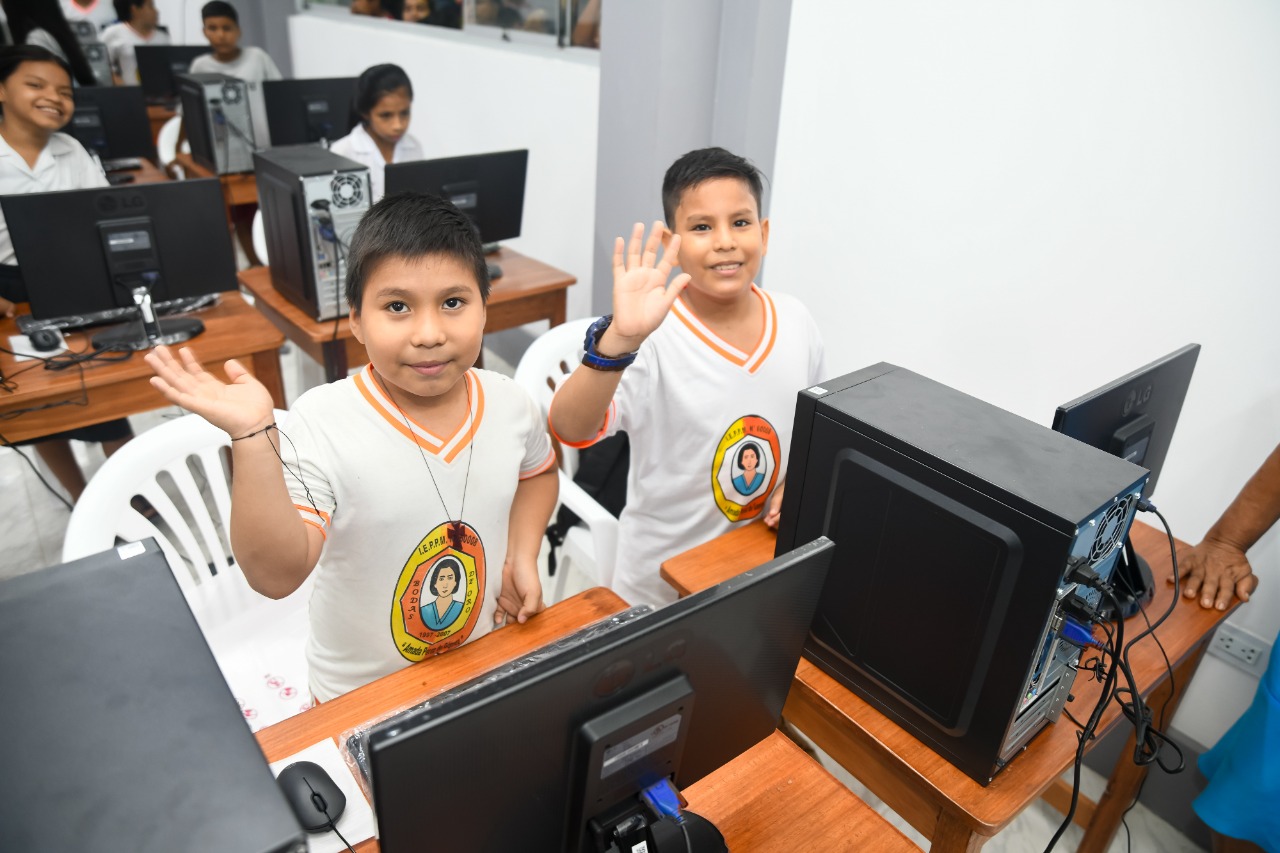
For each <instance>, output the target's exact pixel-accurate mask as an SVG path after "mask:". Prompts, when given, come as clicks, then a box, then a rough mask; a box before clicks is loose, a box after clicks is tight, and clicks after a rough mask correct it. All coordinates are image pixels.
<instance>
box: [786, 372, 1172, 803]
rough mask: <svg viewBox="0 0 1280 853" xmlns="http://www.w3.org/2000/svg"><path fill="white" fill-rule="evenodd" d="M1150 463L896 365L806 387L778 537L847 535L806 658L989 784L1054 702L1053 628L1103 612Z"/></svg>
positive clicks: (1059, 694) (1052, 716) (1070, 669)
mask: <svg viewBox="0 0 1280 853" xmlns="http://www.w3.org/2000/svg"><path fill="white" fill-rule="evenodd" d="M1146 476H1147V473H1146V471H1145V470H1143V469H1142V468H1140V467H1138V466H1137V465H1134V464H1132V463H1129V462H1125V461H1123V460H1120V459H1116V458H1115V457H1113V456H1110V455H1108V454H1106V453H1103V452H1101V451H1099V450H1096V449H1094V448H1092V447H1086V446H1085V445H1083V444H1081V443H1079V442H1077V441H1072V440H1071V439H1068V438H1066V437H1065V436H1063V435H1060V434H1058V433H1055V432H1053V431H1052V430H1050V429H1048V428H1047V427H1044V426H1042V425H1039V424H1034V423H1032V422H1030V421H1028V420H1025V419H1024V418H1020V417H1018V416H1016V415H1013V414H1011V413H1009V412H1006V411H1004V410H1002V409H1000V408H998V407H996V406H993V405H991V404H989V403H986V402H984V401H982V400H978V399H976V398H974V397H971V396H969V395H967V394H964V393H963V392H961V391H958V390H956V389H953V388H949V387H947V386H945V385H942V384H941V383H938V382H935V381H933V380H931V379H928V378H927V377H924V376H921V375H919V374H917V373H913V372H912V371H909V370H905V369H903V368H901V367H897V366H895V365H892V364H883V363H882V364H877V365H873V366H871V367H868V368H865V369H863V370H860V371H857V372H855V373H851V374H848V375H846V376H842V377H838V378H835V379H832V380H830V381H826V382H822V383H821V384H819V385H816V386H814V387H812V388H808V389H806V390H804V391H802V392H800V394H799V399H798V400H797V404H796V419H795V430H794V432H793V434H792V442H791V455H790V467H789V469H788V471H787V490H786V494H785V496H784V498H783V506H782V519H781V522H780V525H779V530H778V544H777V547H778V550H779V552H782V551H785V550H786V549H788V548H791V547H793V546H794V544H795V543H797V542H807V541H810V540H811V539H813V538H814V537H816V536H827V537H828V538H830V539H832V540H833V541H834V542H835V545H836V551H835V554H834V556H833V557H832V561H831V567H832V568H831V571H830V573H829V574H828V576H827V582H826V586H825V588H824V589H823V592H822V599H821V603H820V604H819V607H818V612H817V616H816V618H815V620H814V623H813V627H812V630H811V632H810V635H809V638H808V641H807V642H806V644H805V656H806V657H808V658H809V659H810V660H811V661H813V662H814V664H816V665H817V666H818V667H820V668H821V669H823V670H824V671H825V672H827V673H828V674H830V675H831V676H832V677H833V678H835V679H836V680H837V681H839V682H840V683H842V684H844V685H845V686H846V687H848V688H849V689H850V690H852V691H853V692H854V693H856V694H858V695H859V696H861V697H863V698H864V699H865V700H866V701H867V702H869V703H870V704H872V705H873V706H875V707H876V708H877V709H879V710H880V711H881V712H882V713H884V714H886V715H887V716H889V717H890V718H891V719H893V720H895V721H896V722H897V723H898V724H899V725H901V726H902V727H903V728H905V729H906V730H907V731H909V732H911V733H912V734H913V735H914V736H915V737H917V738H919V739H920V740H921V741H923V742H924V743H925V744H927V745H929V746H930V747H931V748H932V749H934V750H935V751H936V752H937V753H938V754H939V755H941V756H942V757H943V758H945V759H946V760H947V761H950V762H951V763H952V764H954V765H955V766H956V767H957V768H959V769H960V770H961V771H962V772H964V773H965V774H967V775H968V776H969V777H970V778H972V779H974V780H975V781H977V782H978V783H979V784H982V785H987V784H989V783H990V782H991V781H992V779H993V778H994V777H995V775H996V774H997V773H998V772H999V771H1000V769H1001V768H1003V767H1004V766H1005V765H1006V764H1007V763H1008V762H1009V761H1010V760H1012V759H1013V758H1014V757H1015V756H1016V755H1017V754H1018V753H1019V752H1020V751H1021V749H1022V748H1023V746H1025V745H1026V744H1027V742H1028V741H1029V740H1030V739H1031V738H1032V737H1034V736H1035V734H1036V733H1037V732H1038V731H1040V730H1041V729H1043V728H1044V727H1045V726H1046V725H1047V724H1049V723H1051V722H1053V721H1054V720H1056V719H1058V717H1059V715H1060V714H1061V711H1062V708H1063V705H1064V704H1065V702H1066V701H1067V696H1068V695H1069V693H1070V690H1071V686H1072V684H1073V683H1074V679H1075V676H1076V670H1075V666H1076V665H1077V663H1078V661H1079V656H1080V649H1079V648H1078V647H1076V646H1073V645H1071V644H1070V643H1069V641H1067V640H1066V639H1064V638H1063V637H1061V636H1060V634H1059V630H1060V629H1061V627H1062V625H1063V624H1064V623H1065V622H1066V620H1067V619H1069V618H1075V619H1077V620H1079V619H1084V620H1085V621H1086V622H1087V621H1088V619H1090V618H1091V615H1092V614H1093V613H1096V612H1097V608H1098V606H1099V604H1100V601H1101V596H1102V594H1101V592H1099V591H1098V590H1096V589H1092V588H1091V587H1089V586H1087V582H1088V581H1089V580H1090V578H1091V577H1092V576H1093V575H1096V576H1097V577H1098V578H1101V579H1102V580H1103V581H1106V580H1109V579H1110V576H1111V573H1112V571H1113V570H1114V568H1115V565H1116V561H1117V557H1118V551H1119V548H1120V545H1121V543H1122V542H1123V540H1124V537H1125V534H1126V532H1127V531H1128V529H1129V525H1130V524H1131V523H1132V520H1133V516H1134V513H1135V512H1136V506H1137V501H1138V499H1139V496H1140V494H1141V491H1142V487H1143V484H1144V483H1145V482H1146ZM1084 568H1088V569H1089V570H1090V572H1088V573H1083V569H1084ZM1071 608H1074V609H1073V610H1072V609H1071ZM904 614H909V618H907V617H906V616H904ZM1073 614H1074V615H1073Z"/></svg>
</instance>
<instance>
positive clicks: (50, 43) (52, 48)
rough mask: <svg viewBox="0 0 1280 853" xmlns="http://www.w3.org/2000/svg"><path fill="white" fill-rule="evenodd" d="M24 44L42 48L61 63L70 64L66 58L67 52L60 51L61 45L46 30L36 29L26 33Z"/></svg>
mask: <svg viewBox="0 0 1280 853" xmlns="http://www.w3.org/2000/svg"><path fill="white" fill-rule="evenodd" d="M26 43H27V44H29V45H31V46H32V47H43V48H44V49H45V50H47V51H49V52H50V53H52V54H53V55H54V56H56V57H58V58H59V59H61V60H62V61H63V62H65V63H67V64H68V65H70V64H71V60H70V59H68V58H67V52H66V51H65V50H63V49H62V45H60V44H58V40H57V39H56V38H54V37H53V33H51V32H49V31H48V30H46V29H42V28H40V27H36V28H35V29H33V30H31V31H30V32H28V33H27V41H26Z"/></svg>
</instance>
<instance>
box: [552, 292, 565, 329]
mask: <svg viewBox="0 0 1280 853" xmlns="http://www.w3.org/2000/svg"><path fill="white" fill-rule="evenodd" d="M568 301H569V297H568V296H566V295H565V292H564V291H563V290H562V291H560V298H559V299H557V300H556V304H555V307H553V308H552V309H551V317H550V318H549V319H550V321H551V325H552V326H553V327H554V326H559V325H561V324H562V323H564V317H565V314H566V313H567V311H566V305H567V304H568Z"/></svg>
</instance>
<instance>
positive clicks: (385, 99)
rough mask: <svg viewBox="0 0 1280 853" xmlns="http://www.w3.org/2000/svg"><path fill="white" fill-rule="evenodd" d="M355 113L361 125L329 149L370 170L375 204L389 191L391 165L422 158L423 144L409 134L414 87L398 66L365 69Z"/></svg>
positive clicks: (357, 84) (361, 76) (359, 86)
mask: <svg viewBox="0 0 1280 853" xmlns="http://www.w3.org/2000/svg"><path fill="white" fill-rule="evenodd" d="M354 106H355V112H356V115H358V116H359V117H360V123H359V124H357V125H356V126H355V127H354V128H352V129H351V132H350V133H348V134H347V135H346V136H344V137H342V138H341V139H339V140H338V141H337V142H335V143H333V145H331V146H329V150H330V151H332V152H333V153H335V154H341V155H342V156H343V157H349V158H351V159H352V160H355V161H356V162H357V163H361V164H363V165H365V166H367V167H368V169H369V180H370V182H371V183H372V184H373V201H375V202H376V201H378V200H379V199H381V198H382V195H383V193H384V192H386V186H387V183H386V166H387V164H388V163H407V162H409V161H410V160H421V159H422V145H421V144H420V143H419V142H418V140H417V139H415V138H414V136H413V134H411V133H409V119H410V112H411V109H412V107H413V84H412V83H410V82H409V75H407V74H405V73H404V70H403V69H402V68H401V67H400V66H398V65H375V66H373V67H372V68H366V69H365V71H364V73H363V74H361V75H360V79H359V80H357V81H356V98H355V104H354Z"/></svg>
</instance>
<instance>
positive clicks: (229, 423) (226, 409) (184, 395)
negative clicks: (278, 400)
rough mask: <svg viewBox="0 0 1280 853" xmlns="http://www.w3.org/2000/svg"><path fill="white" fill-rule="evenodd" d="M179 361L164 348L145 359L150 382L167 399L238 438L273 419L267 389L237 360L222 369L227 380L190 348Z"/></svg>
mask: <svg viewBox="0 0 1280 853" xmlns="http://www.w3.org/2000/svg"><path fill="white" fill-rule="evenodd" d="M179 355H180V356H181V361H179V360H178V359H176V358H174V357H173V353H171V352H170V351H169V349H168V347H156V348H155V349H153V350H152V351H151V352H149V353H147V354H146V356H145V360H146V362H147V364H148V365H149V366H150V367H151V369H152V370H153V371H155V374H156V375H155V376H153V377H151V385H152V387H153V388H155V389H156V390H157V391H159V392H160V393H161V394H163V395H164V396H165V399H167V400H168V401H169V402H171V403H174V404H176V405H179V406H181V407H182V408H184V409H187V410H188V411H192V412H195V413H196V414H197V415H200V417H202V418H204V419H205V420H207V421H208V422H209V423H211V424H213V425H214V426H216V427H218V428H219V429H221V430H225V431H226V432H227V434H228V435H230V436H231V437H232V438H239V437H241V436H244V435H248V434H249V433H251V432H254V431H256V430H260V429H262V428H263V427H265V426H267V425H268V424H270V423H271V422H272V421H273V420H274V419H275V412H274V404H273V402H272V400H271V392H269V391H268V390H267V389H266V387H265V386H263V384H262V383H261V382H259V381H258V380H257V379H254V378H253V376H251V375H250V374H249V372H248V371H247V370H245V369H244V367H242V366H241V365H240V362H238V361H236V360H235V359H231V360H230V361H228V362H227V363H226V365H225V366H224V369H225V370H226V372H227V378H228V379H230V380H231V381H230V382H229V383H227V382H223V381H222V380H220V379H218V377H216V376H214V375H213V374H212V373H209V372H208V371H206V370H205V369H204V368H203V367H201V366H200V362H198V361H196V357H195V355H194V354H192V352H191V350H189V349H187V348H186V347H183V348H182V349H181V350H180V352H179Z"/></svg>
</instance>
